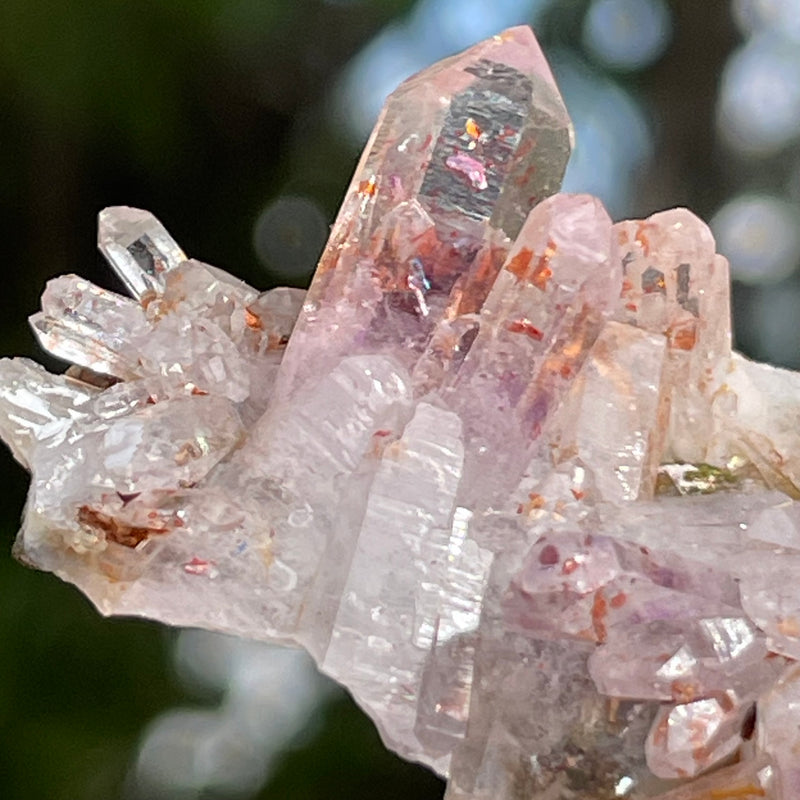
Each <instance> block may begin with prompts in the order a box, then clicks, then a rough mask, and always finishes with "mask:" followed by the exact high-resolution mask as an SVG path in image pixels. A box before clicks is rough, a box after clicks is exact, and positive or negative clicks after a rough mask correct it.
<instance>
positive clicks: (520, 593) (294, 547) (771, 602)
mask: <svg viewBox="0 0 800 800" xmlns="http://www.w3.org/2000/svg"><path fill="white" fill-rule="evenodd" d="M570 144H571V128H570V122H569V119H568V117H567V114H566V111H565V109H564V106H563V103H562V101H561V98H560V96H559V94H558V90H557V89H556V86H555V83H554V82H553V78H552V75H551V74H550V71H549V68H548V66H547V64H546V62H545V60H544V57H543V56H542V53H541V51H540V49H539V47H538V45H537V43H536V41H535V39H534V38H533V34H532V33H531V31H530V30H529V29H527V28H514V29H511V30H509V31H506V32H505V33H502V34H500V35H498V36H496V37H493V38H492V39H489V40H487V41H486V42H483V43H481V44H478V45H476V46H474V47H473V48H471V49H469V50H467V51H466V52H465V53H462V54H460V55H456V56H453V57H451V58H449V59H447V60H445V61H443V62H441V63H440V64H437V65H434V66H433V67H431V68H429V69H428V70H426V71H424V72H422V73H420V74H419V75H417V76H414V77H413V78H411V79H409V80H408V81H406V82H405V83H404V84H402V86H400V87H399V88H398V89H397V90H396V91H395V92H394V93H393V94H392V95H391V96H390V97H389V99H388V100H387V104H386V106H385V108H384V110H383V112H382V114H381V117H380V119H379V120H378V123H377V125H376V128H375V131H374V133H373V135H372V138H371V139H370V141H369V143H368V144H367V147H366V149H365V151H364V155H363V157H362V160H361V162H360V163H359V166H358V167H357V169H356V173H355V175H354V178H353V182H352V183H351V185H350V188H349V189H348V191H347V194H346V196H345V200H344V203H343V205H342V209H341V211H340V213H339V216H338V218H337V220H336V222H335V224H334V227H333V230H332V233H331V239H330V241H329V243H328V246H327V247H326V249H325V252H324V254H323V257H322V260H321V262H320V265H319V267H318V270H317V273H316V275H315V278H314V280H313V282H312V285H311V288H310V290H309V292H308V294H307V295H305V296H304V295H303V293H302V292H299V291H297V290H289V289H273V290H272V291H269V292H265V293H261V294H259V293H258V292H257V291H256V290H254V289H252V288H251V287H249V286H247V285H246V284H244V283H242V282H241V281H238V280H237V279H235V278H233V277H232V276H230V275H227V274H226V273H224V272H222V271H220V270H218V269H216V268H214V267H211V266H209V265H207V264H203V263H202V262H199V261H194V260H187V258H186V256H185V254H184V253H183V251H182V250H181V249H180V247H179V246H178V245H177V244H176V243H175V241H174V240H173V239H172V237H171V236H170V235H169V233H168V232H167V231H166V230H165V229H164V227H163V226H162V225H161V224H160V223H159V222H158V220H156V219H155V218H154V217H153V216H152V215H150V214H148V213H147V212H144V211H140V210H138V209H129V208H110V209H106V210H104V211H103V212H101V215H100V220H99V245H100V249H101V250H102V251H103V253H104V254H105V255H106V256H107V258H108V259H109V261H110V262H111V264H112V266H113V267H114V269H115V270H116V271H117V272H118V274H119V275H120V276H121V278H122V279H123V281H124V282H125V284H126V285H127V287H128V288H129V289H130V291H131V294H132V295H133V297H134V299H127V298H123V297H121V296H119V295H116V294H114V293H113V292H108V291H105V290H102V289H99V288H98V287H95V286H92V285H91V284H89V283H88V282H86V281H84V280H82V279H81V278H78V277H75V276H67V277H63V278H58V279H55V280H54V281H52V282H51V283H50V284H49V285H48V287H47V289H46V290H45V294H44V296H43V299H42V312H41V313H39V314H35V315H34V316H33V317H32V318H31V323H32V326H33V329H34V331H35V333H36V335H37V337H38V338H39V341H40V342H41V344H42V345H43V347H45V348H46V349H48V350H49V351H50V352H51V353H52V354H53V355H55V356H57V357H59V358H62V359H63V360H66V361H70V362H73V366H72V367H71V368H70V369H69V370H68V371H67V373H66V374H64V375H54V374H49V373H47V372H46V371H45V370H43V369H42V368H41V367H39V366H37V365H35V364H33V363H32V362H29V361H26V360H25V359H10V360H9V359H6V360H3V361H2V362H0V411H2V413H0V434H1V435H2V437H3V438H4V440H5V441H6V442H7V444H8V446H9V447H10V449H11V451H12V453H13V455H14V456H15V457H16V458H17V460H18V461H19V462H20V463H21V464H22V465H23V466H25V467H26V468H28V469H29V470H30V471H31V472H32V481H31V489H30V495H29V501H28V504H27V506H26V509H25V514H24V519H23V526H22V530H21V532H20V535H19V537H18V539H17V543H16V545H15V552H16V554H17V555H18V556H19V557H20V559H22V560H23V561H25V562H26V563H28V564H30V565H32V566H35V567H38V568H41V569H46V570H50V571H52V572H54V573H56V574H57V575H59V576H60V577H62V578H63V579H65V580H68V581H71V582H73V583H75V584H76V585H78V586H79V587H80V588H81V589H82V590H83V591H84V592H85V593H86V594H87V595H88V596H89V598H90V599H91V600H92V601H93V602H94V603H95V605H96V606H97V607H98V609H99V610H100V611H101V612H102V613H104V614H133V615H141V616H146V617H151V618H153V619H158V620H162V621H164V622H167V623H170V624H174V625H191V626H196V627H204V628H208V629H211V630H219V631H225V632H228V633H234V634H238V635H241V636H245V637H250V638H254V639H262V640H270V641H275V642H279V643H288V644H295V645H297V644H299V645H302V646H304V647H305V648H306V649H308V651H309V652H310V653H311V654H312V655H313V656H314V658H315V659H316V661H317V663H318V664H319V666H320V667H321V668H322V670H323V671H325V672H326V673H328V674H329V675H331V676H333V677H335V678H337V679H338V680H340V681H341V682H342V683H343V684H345V685H346V686H347V688H348V689H349V691H350V692H351V693H352V695H353V696H354V697H355V699H356V700H357V701H358V702H359V703H360V704H361V706H362V707H363V708H364V709H365V711H366V712H367V713H368V714H369V715H370V716H371V717H372V718H373V720H374V721H375V723H376V725H377V726H378V728H379V730H380V732H381V735H382V736H383V738H384V740H385V741H386V743H387V745H389V746H390V747H392V748H393V749H394V750H395V751H397V752H398V753H400V754H401V755H403V756H405V757H407V758H410V759H414V760H417V761H420V762H421V763H424V764H427V765H428V766H430V767H432V768H433V769H435V770H436V771H437V772H439V773H440V774H441V775H443V776H446V777H447V778H448V779H449V783H448V790H447V798H448V800H531V799H532V798H539V799H540V800H545V799H547V800H556V799H557V798H563V800H567V799H569V800H601V798H610V797H631V798H635V799H636V800H639V798H646V797H656V798H661V800H732V799H733V798H741V800H750V798H760V797H770V798H774V800H791V799H792V798H795V797H798V796H800V788H798V787H800V772H799V771H798V755H797V754H798V752H800V733H799V731H800V688H798V687H800V678H799V677H798V666H797V661H798V660H800V592H798V591H797V589H796V586H797V585H798V576H799V575H800V505H798V503H797V500H798V498H800V435H799V434H798V426H797V418H798V415H800V377H798V376H797V375H795V374H793V373H789V372H786V371H783V370H777V369H774V368H772V367H769V366H766V365H760V364H754V363H752V362H749V361H747V360H746V359H744V358H742V357H741V356H738V355H736V354H732V353H731V350H730V321H729V309H728V274H727V264H726V262H725V260H724V259H723V258H722V257H721V256H718V255H716V253H715V245H714V241H713V239H712V237H711V234H710V232H709V230H708V228H707V226H705V225H704V224H703V223H702V222H701V221H700V220H698V219H697V218H696V217H695V216H694V215H693V214H692V213H691V212H689V211H688V210H686V209H675V210H672V211H666V212H661V213H659V214H655V215H653V216H651V217H649V218H648V219H646V220H639V221H625V222H619V223H616V224H612V221H611V220H610V218H609V217H608V214H607V213H606V211H605V210H604V208H603V206H602V204H601V203H600V202H599V201H598V200H596V199H594V198H591V197H588V196H584V195H564V194H558V187H559V182H560V179H561V176H562V174H563V172H564V168H565V166H566V160H567V156H568V154H569V150H570Z"/></svg>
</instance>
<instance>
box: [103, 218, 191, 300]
mask: <svg viewBox="0 0 800 800" xmlns="http://www.w3.org/2000/svg"><path fill="white" fill-rule="evenodd" d="M97 246H98V248H99V249H100V252H101V253H102V254H103V255H104V256H105V257H106V259H107V260H108V263H109V264H110V265H111V266H112V267H113V268H114V271H115V272H116V273H117V275H119V277H120V278H121V279H122V281H123V282H124V283H125V285H126V286H127V287H128V291H130V293H131V295H133V297H135V298H136V299H137V300H138V299H141V298H142V297H144V296H145V295H148V294H151V293H153V292H155V293H156V294H160V293H161V292H162V291H163V288H164V277H163V274H164V273H165V272H166V271H167V270H169V269H172V268H173V267H176V266H177V265H178V264H180V263H181V262H182V261H185V260H186V255H185V253H184V252H183V250H181V248H180V247H179V246H178V243H177V242H176V241H175V240H174V239H173V238H172V237H171V236H170V235H169V233H168V232H167V229H166V228H165V227H164V226H163V225H162V224H161V223H160V222H159V221H158V220H157V219H156V218H155V217H154V216H153V215H152V214H151V213H150V212H149V211H143V210H142V209H139V208H129V207H128V206H110V207H109V208H104V209H103V210H102V211H101V212H100V214H99V216H98V226H97Z"/></svg>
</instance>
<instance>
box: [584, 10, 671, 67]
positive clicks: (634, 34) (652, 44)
mask: <svg viewBox="0 0 800 800" xmlns="http://www.w3.org/2000/svg"><path fill="white" fill-rule="evenodd" d="M671 30H672V19H671V16H670V11H669V8H668V6H667V4H666V3H665V2H664V1H663V0H594V1H593V2H592V4H591V6H590V7H589V10H588V12H587V13H586V17H585V19H584V27H583V37H584V42H585V44H586V46H587V48H588V49H589V50H590V51H591V52H592V53H593V54H594V55H595V56H596V57H597V58H598V59H599V60H600V61H602V62H603V63H605V64H606V65H608V66H610V67H614V68H616V69H631V70H633V69H641V68H642V67H646V66H648V65H649V64H652V63H653V62H654V61H655V60H656V59H657V58H658V57H659V56H660V55H661V54H662V53H663V52H664V50H665V48H666V46H667V44H668V43H669V39H670V34H671Z"/></svg>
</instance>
